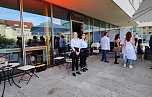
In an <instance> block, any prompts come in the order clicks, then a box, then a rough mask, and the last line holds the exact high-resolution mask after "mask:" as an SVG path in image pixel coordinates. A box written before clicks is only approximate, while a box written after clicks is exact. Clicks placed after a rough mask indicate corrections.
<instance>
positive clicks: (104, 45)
mask: <svg viewBox="0 0 152 97" xmlns="http://www.w3.org/2000/svg"><path fill="white" fill-rule="evenodd" d="M101 49H102V59H101V61H104V62H107V63H108V62H109V61H107V53H108V50H110V39H109V38H108V32H105V33H104V37H102V38H101Z"/></svg>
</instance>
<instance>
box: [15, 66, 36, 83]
mask: <svg viewBox="0 0 152 97" xmlns="http://www.w3.org/2000/svg"><path fill="white" fill-rule="evenodd" d="M18 70H20V71H23V75H22V76H21V78H20V80H19V82H18V83H20V82H21V80H23V77H24V75H25V74H27V75H29V76H30V78H29V79H28V80H24V81H27V83H26V84H28V83H29V81H30V80H31V78H32V77H33V75H35V76H36V77H37V78H39V76H38V75H36V74H35V66H32V65H25V66H21V67H18Z"/></svg>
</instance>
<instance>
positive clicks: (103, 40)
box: [101, 36, 110, 50]
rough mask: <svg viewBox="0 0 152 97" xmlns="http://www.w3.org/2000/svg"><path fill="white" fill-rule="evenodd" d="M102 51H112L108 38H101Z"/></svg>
mask: <svg viewBox="0 0 152 97" xmlns="http://www.w3.org/2000/svg"><path fill="white" fill-rule="evenodd" d="M101 49H102V50H110V39H109V38H108V37H107V36H104V37H102V38H101Z"/></svg>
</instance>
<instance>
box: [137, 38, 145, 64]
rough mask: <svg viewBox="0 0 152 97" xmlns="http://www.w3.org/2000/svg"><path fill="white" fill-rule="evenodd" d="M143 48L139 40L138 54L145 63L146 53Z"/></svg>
mask: <svg viewBox="0 0 152 97" xmlns="http://www.w3.org/2000/svg"><path fill="white" fill-rule="evenodd" d="M142 48H143V46H142V40H141V39H138V46H137V54H140V55H141V56H142V61H143V62H144V55H145V54H144V51H143V49H142Z"/></svg>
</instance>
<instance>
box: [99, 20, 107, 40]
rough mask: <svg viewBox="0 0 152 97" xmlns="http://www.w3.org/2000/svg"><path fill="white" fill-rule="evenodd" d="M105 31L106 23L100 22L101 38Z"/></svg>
mask: <svg viewBox="0 0 152 97" xmlns="http://www.w3.org/2000/svg"><path fill="white" fill-rule="evenodd" d="M105 30H106V23H105V22H103V21H101V22H100V34H101V37H103V36H104V32H105Z"/></svg>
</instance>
